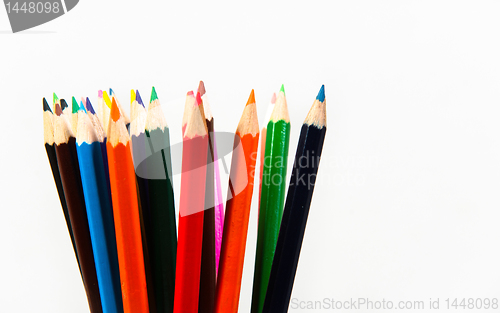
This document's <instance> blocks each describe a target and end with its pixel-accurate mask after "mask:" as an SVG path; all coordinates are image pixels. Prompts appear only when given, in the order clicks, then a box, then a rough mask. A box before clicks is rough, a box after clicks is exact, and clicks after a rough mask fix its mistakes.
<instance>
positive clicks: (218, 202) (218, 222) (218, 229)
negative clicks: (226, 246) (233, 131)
mask: <svg viewBox="0 0 500 313" xmlns="http://www.w3.org/2000/svg"><path fill="white" fill-rule="evenodd" d="M198 91H199V92H200V96H201V100H202V102H203V109H204V112H205V121H206V123H207V128H210V126H209V124H210V123H211V124H212V125H211V127H212V128H213V126H214V125H213V124H214V118H213V115H212V112H211V110H210V104H209V102H208V97H207V94H206V89H205V84H204V83H203V82H200V86H199V87H198ZM209 132H210V131H209ZM209 135H210V137H209V139H210V140H211V142H209V145H210V149H212V150H213V165H214V197H215V198H214V208H215V275H216V277H217V273H218V269H219V260H220V249H221V245H222V233H223V230H224V199H223V198H222V189H221V179H220V171H219V158H218V155H217V144H216V136H215V131H214V130H213V131H211V132H210V133H209Z"/></svg>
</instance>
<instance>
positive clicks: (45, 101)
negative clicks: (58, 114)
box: [43, 98, 52, 113]
mask: <svg viewBox="0 0 500 313" xmlns="http://www.w3.org/2000/svg"><path fill="white" fill-rule="evenodd" d="M43 111H44V112H45V111H49V112H50V113H52V110H51V109H50V107H49V104H48V103H47V100H46V99H45V98H43Z"/></svg>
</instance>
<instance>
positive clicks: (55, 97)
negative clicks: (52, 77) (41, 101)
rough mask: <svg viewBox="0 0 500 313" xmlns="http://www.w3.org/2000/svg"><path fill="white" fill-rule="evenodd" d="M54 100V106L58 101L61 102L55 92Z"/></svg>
mask: <svg viewBox="0 0 500 313" xmlns="http://www.w3.org/2000/svg"><path fill="white" fill-rule="evenodd" d="M52 99H53V102H52V105H55V104H56V102H57V100H59V98H58V97H57V95H56V93H55V92H54V93H53V96H52Z"/></svg>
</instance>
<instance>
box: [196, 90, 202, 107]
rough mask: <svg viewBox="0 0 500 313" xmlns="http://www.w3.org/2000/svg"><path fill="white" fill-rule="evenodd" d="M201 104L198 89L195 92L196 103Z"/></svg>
mask: <svg viewBox="0 0 500 313" xmlns="http://www.w3.org/2000/svg"><path fill="white" fill-rule="evenodd" d="M200 104H201V96H200V92H199V91H198V92H197V93H196V105H197V106H199V105H200Z"/></svg>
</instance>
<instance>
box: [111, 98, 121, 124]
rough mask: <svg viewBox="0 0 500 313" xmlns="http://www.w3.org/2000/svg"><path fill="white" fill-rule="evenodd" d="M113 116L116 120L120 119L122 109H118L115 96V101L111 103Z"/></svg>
mask: <svg viewBox="0 0 500 313" xmlns="http://www.w3.org/2000/svg"><path fill="white" fill-rule="evenodd" d="M111 118H112V119H113V121H114V122H116V121H118V119H119V118H120V110H118V105H117V104H116V100H115V98H113V102H112V103H111Z"/></svg>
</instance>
